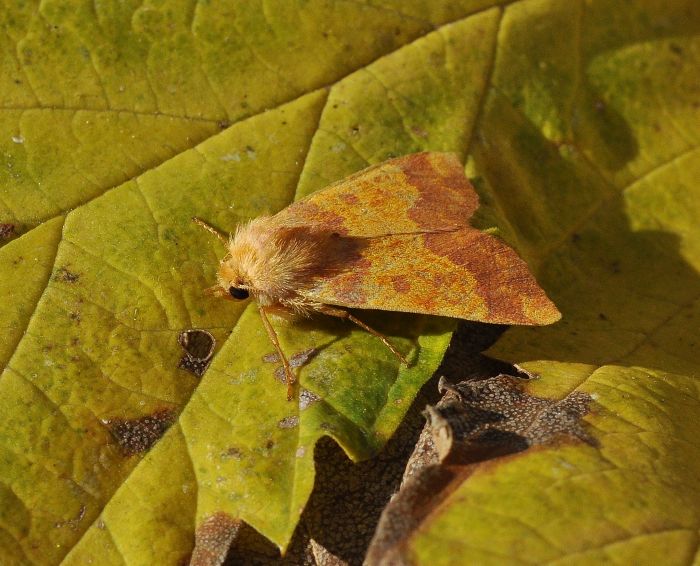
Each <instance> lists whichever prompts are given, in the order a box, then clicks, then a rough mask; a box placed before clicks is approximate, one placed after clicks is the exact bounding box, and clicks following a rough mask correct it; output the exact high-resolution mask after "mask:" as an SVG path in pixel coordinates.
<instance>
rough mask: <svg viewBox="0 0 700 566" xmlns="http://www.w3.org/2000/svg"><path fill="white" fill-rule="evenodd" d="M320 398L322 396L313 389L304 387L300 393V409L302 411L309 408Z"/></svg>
mask: <svg viewBox="0 0 700 566" xmlns="http://www.w3.org/2000/svg"><path fill="white" fill-rule="evenodd" d="M320 400H321V398H320V397H319V396H318V395H316V393H314V392H313V391H309V390H308V389H302V390H301V393H299V409H300V410H302V411H303V410H304V409H308V408H309V407H310V406H311V405H313V404H314V403H316V402H317V401H320Z"/></svg>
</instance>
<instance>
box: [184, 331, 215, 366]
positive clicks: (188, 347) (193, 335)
mask: <svg viewBox="0 0 700 566" xmlns="http://www.w3.org/2000/svg"><path fill="white" fill-rule="evenodd" d="M177 341H178V343H179V344H180V346H181V347H182V349H183V350H184V351H185V353H184V355H183V356H182V358H180V361H179V362H178V364H177V367H178V368H180V369H184V370H187V371H189V372H191V373H193V374H195V375H196V376H197V377H201V376H202V375H203V374H204V372H205V371H206V370H207V368H208V367H209V364H210V363H211V359H212V357H213V355H214V348H215V347H216V339H215V338H214V336H212V334H211V333H210V332H208V331H207V330H201V329H196V328H194V329H191V330H184V331H183V332H180V335H179V336H178V337H177Z"/></svg>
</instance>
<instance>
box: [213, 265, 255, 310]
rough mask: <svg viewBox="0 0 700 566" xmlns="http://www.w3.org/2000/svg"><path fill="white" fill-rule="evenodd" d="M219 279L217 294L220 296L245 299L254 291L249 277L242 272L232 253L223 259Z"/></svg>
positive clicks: (235, 299) (236, 299) (237, 299)
mask: <svg viewBox="0 0 700 566" xmlns="http://www.w3.org/2000/svg"><path fill="white" fill-rule="evenodd" d="M217 281H218V284H217V285H216V294H217V295H218V296H220V297H225V298H227V299H233V300H234V301H245V300H246V299H248V298H249V297H250V296H251V294H252V292H253V287H252V285H251V283H250V281H249V279H248V277H246V275H245V274H244V273H242V272H241V269H240V267H239V266H238V265H237V264H236V262H235V261H234V259H233V258H232V257H231V256H230V255H227V256H226V257H224V259H222V260H221V264H220V265H219V273H218V277H217Z"/></svg>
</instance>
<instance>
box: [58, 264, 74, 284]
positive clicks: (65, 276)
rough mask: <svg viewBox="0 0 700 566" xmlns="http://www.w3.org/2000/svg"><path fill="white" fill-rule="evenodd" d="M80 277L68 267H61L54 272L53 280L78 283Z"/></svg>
mask: <svg viewBox="0 0 700 566" xmlns="http://www.w3.org/2000/svg"><path fill="white" fill-rule="evenodd" d="M78 279H80V275H78V274H77V273H73V272H72V271H70V270H69V269H68V268H67V267H59V268H58V269H57V270H56V271H55V272H54V274H53V280H54V281H60V282H62V283H77V281H78Z"/></svg>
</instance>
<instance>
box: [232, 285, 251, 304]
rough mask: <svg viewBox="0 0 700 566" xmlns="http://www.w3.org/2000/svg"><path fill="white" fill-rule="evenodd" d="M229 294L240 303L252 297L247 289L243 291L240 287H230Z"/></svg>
mask: <svg viewBox="0 0 700 566" xmlns="http://www.w3.org/2000/svg"><path fill="white" fill-rule="evenodd" d="M228 292H229V295H231V296H232V297H233V298H234V299H236V300H238V301H242V300H243V299H247V298H248V297H249V296H250V293H248V291H247V290H246V289H241V288H240V287H229V288H228Z"/></svg>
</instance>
